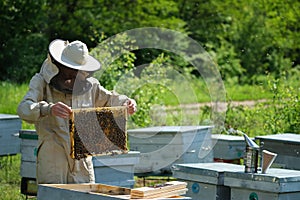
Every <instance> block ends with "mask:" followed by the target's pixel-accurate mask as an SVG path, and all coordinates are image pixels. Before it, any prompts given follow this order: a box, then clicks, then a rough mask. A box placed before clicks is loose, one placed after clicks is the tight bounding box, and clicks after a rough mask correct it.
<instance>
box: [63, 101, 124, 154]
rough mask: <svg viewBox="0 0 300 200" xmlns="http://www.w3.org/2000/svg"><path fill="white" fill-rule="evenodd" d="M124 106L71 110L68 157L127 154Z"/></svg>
mask: <svg viewBox="0 0 300 200" xmlns="http://www.w3.org/2000/svg"><path fill="white" fill-rule="evenodd" d="M126 124H127V110H126V107H123V106H121V107H101V108H88V109H74V110H73V113H72V116H71V118H70V123H69V125H70V137H71V156H72V158H76V159H80V158H84V157H86V156H87V155H92V156H96V155H107V154H120V153H126V152H127V150H128V149H127V131H126V128H127V127H126Z"/></svg>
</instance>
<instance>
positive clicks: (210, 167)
mask: <svg viewBox="0 0 300 200" xmlns="http://www.w3.org/2000/svg"><path fill="white" fill-rule="evenodd" d="M172 170H173V176H174V177H175V178H182V179H185V180H186V179H193V181H198V182H205V183H212V184H219V185H222V184H223V176H224V172H225V171H232V172H238V171H242V170H244V167H243V166H241V165H236V164H230V163H217V162H216V163H190V164H176V165H174V166H173V167H172Z"/></svg>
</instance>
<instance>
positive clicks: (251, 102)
mask: <svg viewBox="0 0 300 200" xmlns="http://www.w3.org/2000/svg"><path fill="white" fill-rule="evenodd" d="M262 102H266V100H265V99H262V100H247V101H232V102H218V103H215V104H214V103H213V102H208V103H194V104H181V105H179V106H168V107H166V109H167V110H172V109H178V108H179V109H184V110H198V109H199V108H201V107H203V106H209V107H212V106H213V107H214V108H216V109H217V111H220V112H222V111H226V109H227V107H228V105H229V104H231V106H247V107H253V106H255V105H256V104H257V103H262Z"/></svg>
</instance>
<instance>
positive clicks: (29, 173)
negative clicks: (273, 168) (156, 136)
mask: <svg viewBox="0 0 300 200" xmlns="http://www.w3.org/2000/svg"><path fill="white" fill-rule="evenodd" d="M20 138H21V154H22V155H21V177H25V178H36V153H37V144H38V135H37V134H36V131H35V130H21V131H20ZM139 156H140V153H139V152H128V153H127V154H120V155H114V156H111V155H107V156H97V157H94V158H93V164H94V171H95V182H96V183H104V184H110V185H116V186H122V187H133V185H134V166H135V165H136V164H137V163H138V162H139Z"/></svg>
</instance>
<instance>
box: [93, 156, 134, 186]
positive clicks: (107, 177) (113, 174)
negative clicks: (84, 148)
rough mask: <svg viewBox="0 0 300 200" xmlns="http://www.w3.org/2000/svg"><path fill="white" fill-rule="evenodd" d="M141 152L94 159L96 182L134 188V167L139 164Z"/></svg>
mask: <svg viewBox="0 0 300 200" xmlns="http://www.w3.org/2000/svg"><path fill="white" fill-rule="evenodd" d="M139 159H140V152H137V151H129V152H128V153H127V154H119V155H114V156H111V155H106V156H95V157H93V165H94V171H95V182H96V183H103V184H108V185H116V186H122V187H128V188H133V186H134V183H135V180H134V167H135V165H136V164H138V163H139Z"/></svg>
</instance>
